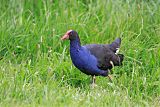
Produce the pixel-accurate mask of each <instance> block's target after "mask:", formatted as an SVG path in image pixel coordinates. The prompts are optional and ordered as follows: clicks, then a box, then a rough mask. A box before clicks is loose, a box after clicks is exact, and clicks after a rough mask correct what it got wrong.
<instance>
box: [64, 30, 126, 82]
mask: <svg viewBox="0 0 160 107" xmlns="http://www.w3.org/2000/svg"><path fill="white" fill-rule="evenodd" d="M66 39H69V40H70V56H71V60H72V62H73V64H74V65H75V67H77V68H78V69H79V70H80V71H82V72H83V73H85V74H87V75H91V76H92V85H94V84H95V76H104V77H109V79H110V80H111V77H110V76H109V75H108V72H109V70H110V69H112V67H113V66H120V65H122V61H123V57H124V55H123V54H118V53H117V52H118V49H119V48H120V44H121V39H120V38H117V39H116V40H115V41H114V42H112V43H111V44H89V45H84V46H81V42H80V38H79V36H78V33H77V32H76V31H74V30H69V31H67V32H66V34H65V35H64V36H63V37H62V38H61V40H66Z"/></svg>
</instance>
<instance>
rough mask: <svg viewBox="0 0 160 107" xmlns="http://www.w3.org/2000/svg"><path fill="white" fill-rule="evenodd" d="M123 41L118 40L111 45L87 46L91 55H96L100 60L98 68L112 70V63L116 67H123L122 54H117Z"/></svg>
mask: <svg viewBox="0 0 160 107" xmlns="http://www.w3.org/2000/svg"><path fill="white" fill-rule="evenodd" d="M120 43H121V39H120V38H117V39H116V40H115V41H114V42H112V43H111V44H104V45H101V44H90V45H85V46H84V47H86V48H87V49H88V50H89V51H90V53H91V54H92V55H94V56H95V57H96V58H97V60H98V65H97V66H98V67H99V68H100V69H102V70H107V69H112V64H111V63H110V61H112V62H113V64H114V66H119V65H122V61H123V57H124V55H122V54H117V55H116V54H115V53H116V51H117V48H119V47H120Z"/></svg>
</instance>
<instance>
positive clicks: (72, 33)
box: [61, 30, 78, 40]
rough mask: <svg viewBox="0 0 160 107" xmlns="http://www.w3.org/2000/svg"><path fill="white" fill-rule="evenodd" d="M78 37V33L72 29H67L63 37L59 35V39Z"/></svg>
mask: <svg viewBox="0 0 160 107" xmlns="http://www.w3.org/2000/svg"><path fill="white" fill-rule="evenodd" d="M77 37H78V33H77V32H76V31H74V30H68V31H67V32H66V33H65V35H64V36H63V37H61V40H67V39H69V40H75V39H76V38H77Z"/></svg>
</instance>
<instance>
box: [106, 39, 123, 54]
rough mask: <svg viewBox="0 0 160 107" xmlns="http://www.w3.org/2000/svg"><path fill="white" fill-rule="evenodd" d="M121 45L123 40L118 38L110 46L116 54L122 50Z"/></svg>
mask: <svg viewBox="0 0 160 107" xmlns="http://www.w3.org/2000/svg"><path fill="white" fill-rule="evenodd" d="M120 45H121V38H117V39H116V40H115V41H113V42H112V43H111V44H110V45H109V46H110V48H111V49H112V50H113V52H115V53H116V51H117V50H118V49H119V48H120Z"/></svg>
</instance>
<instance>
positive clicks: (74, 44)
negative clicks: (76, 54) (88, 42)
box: [70, 38, 81, 49]
mask: <svg viewBox="0 0 160 107" xmlns="http://www.w3.org/2000/svg"><path fill="white" fill-rule="evenodd" d="M80 47H81V42H80V40H79V38H76V39H74V40H71V41H70V48H72V49H73V48H75V49H79V48H80Z"/></svg>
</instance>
